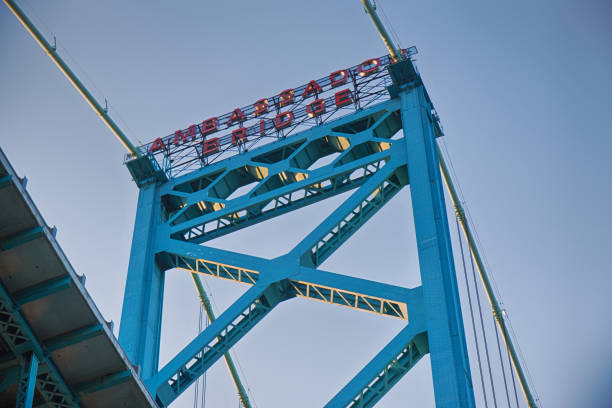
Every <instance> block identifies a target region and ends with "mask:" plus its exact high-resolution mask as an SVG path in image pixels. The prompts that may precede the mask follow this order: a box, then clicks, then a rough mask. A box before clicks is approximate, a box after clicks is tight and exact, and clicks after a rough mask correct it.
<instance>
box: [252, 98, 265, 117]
mask: <svg viewBox="0 0 612 408" xmlns="http://www.w3.org/2000/svg"><path fill="white" fill-rule="evenodd" d="M253 106H254V107H255V112H254V115H255V117H257V116H259V115H263V114H264V113H266V112H267V111H268V100H267V99H266V98H264V99H260V100H258V101H257V102H255V103H254V104H253Z"/></svg>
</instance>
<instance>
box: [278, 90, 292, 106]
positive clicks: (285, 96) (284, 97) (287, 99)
mask: <svg viewBox="0 0 612 408" xmlns="http://www.w3.org/2000/svg"><path fill="white" fill-rule="evenodd" d="M278 96H279V98H280V106H281V107H283V106H287V105H291V104H292V103H293V89H286V90H284V91H283V92H281V93H280V94H279V95H278Z"/></svg>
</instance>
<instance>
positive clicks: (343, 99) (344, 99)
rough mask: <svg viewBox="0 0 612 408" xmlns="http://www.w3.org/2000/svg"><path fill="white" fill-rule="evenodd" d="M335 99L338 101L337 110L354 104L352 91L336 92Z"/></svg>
mask: <svg viewBox="0 0 612 408" xmlns="http://www.w3.org/2000/svg"><path fill="white" fill-rule="evenodd" d="M334 99H335V100H336V108H341V107H343V106H346V105H350V104H351V103H353V100H352V99H351V91H350V89H344V90H342V91H339V92H336V94H335V95H334Z"/></svg>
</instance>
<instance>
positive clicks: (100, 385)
mask: <svg viewBox="0 0 612 408" xmlns="http://www.w3.org/2000/svg"><path fill="white" fill-rule="evenodd" d="M131 375H132V372H131V371H130V370H123V371H119V372H116V373H112V374H107V375H105V376H103V377H101V378H98V379H95V380H93V381H90V382H88V383H84V384H78V385H76V386H75V387H74V388H75V390H76V391H77V392H78V393H79V394H91V393H94V392H98V391H102V390H104V389H107V388H110V387H114V386H115V385H119V384H121V383H124V382H126V381H128V380H129V379H130V376H131Z"/></svg>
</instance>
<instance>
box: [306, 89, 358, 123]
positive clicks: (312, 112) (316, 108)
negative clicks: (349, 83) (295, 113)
mask: <svg viewBox="0 0 612 408" xmlns="http://www.w3.org/2000/svg"><path fill="white" fill-rule="evenodd" d="M347 90H348V89H347ZM306 113H308V116H310V117H311V118H314V117H315V116H319V115H321V114H323V113H325V100H324V99H317V100H316V101H314V102H311V103H309V104H308V106H306Z"/></svg>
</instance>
